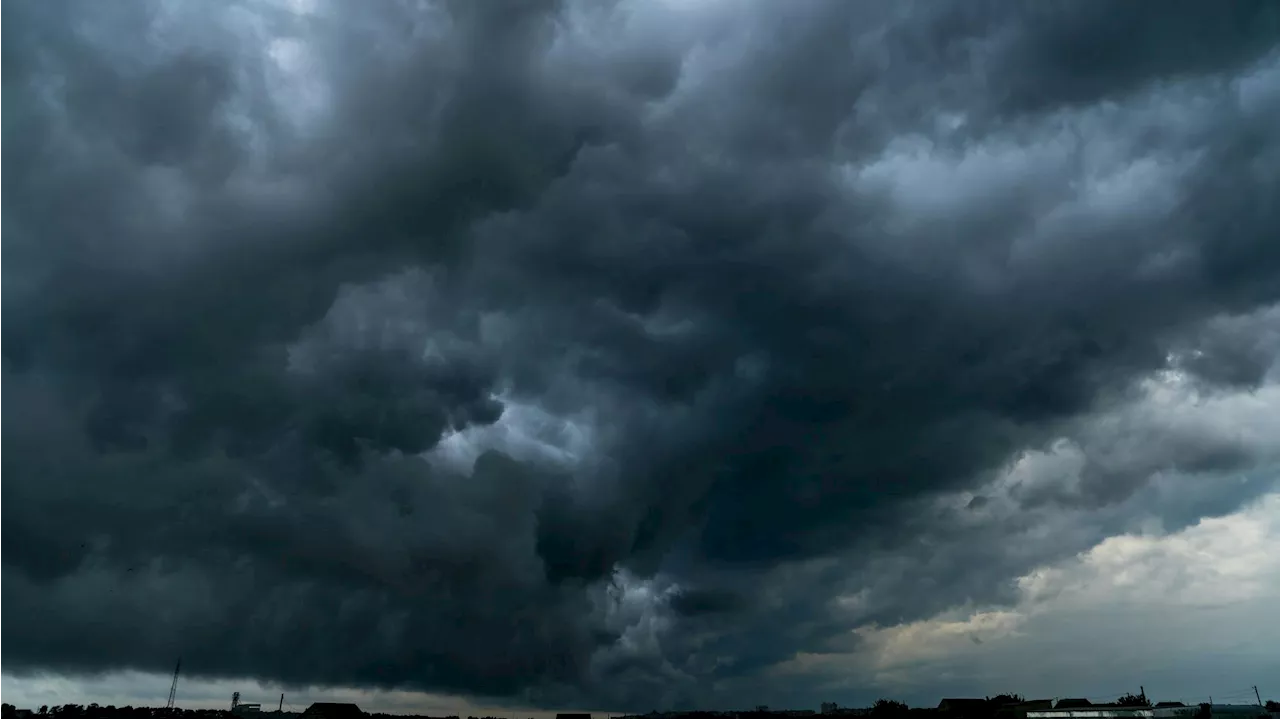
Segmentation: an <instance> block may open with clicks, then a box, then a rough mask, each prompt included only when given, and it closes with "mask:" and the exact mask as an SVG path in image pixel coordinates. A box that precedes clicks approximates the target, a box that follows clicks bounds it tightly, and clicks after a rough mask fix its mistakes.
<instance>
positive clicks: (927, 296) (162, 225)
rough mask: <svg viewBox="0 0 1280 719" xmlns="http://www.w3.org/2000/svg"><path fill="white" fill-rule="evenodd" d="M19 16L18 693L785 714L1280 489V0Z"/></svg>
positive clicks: (11, 52)
mask: <svg viewBox="0 0 1280 719" xmlns="http://www.w3.org/2000/svg"><path fill="white" fill-rule="evenodd" d="M5 20H6V21H7V22H5V24H4V67H5V83H6V95H7V97H6V99H7V100H9V102H8V103H7V105H6V115H5V128H4V133H5V140H6V144H7V145H8V152H7V153H6V155H5V158H4V175H5V181H6V190H7V191H6V193H5V196H4V212H3V231H4V250H5V265H4V268H5V269H4V279H5V284H4V301H5V308H6V313H5V317H4V326H3V332H4V337H3V339H4V385H5V390H6V391H5V393H4V408H3V410H4V449H5V452H4V459H3V470H4V479H5V482H4V488H5V489H4V492H5V499H6V500H7V501H5V503H4V510H3V511H4V517H3V519H4V523H3V527H4V529H3V532H4V537H3V548H4V554H3V562H4V565H3V566H4V568H3V572H4V577H3V578H4V587H5V588H4V603H3V605H4V613H5V616H4V618H5V620H7V621H6V625H7V626H8V627H9V629H8V632H7V634H6V637H5V645H4V652H5V656H4V659H5V666H6V670H7V671H15V670H18V669H22V668H25V669H30V670H35V669H50V670H55V671H60V672H94V671H99V670H103V669H119V668H130V669H143V670H156V669H160V670H163V669H164V668H166V667H167V666H169V665H170V663H171V662H172V661H173V659H174V658H175V657H177V656H179V655H181V656H183V657H184V666H187V667H189V668H190V671H192V672H195V673H197V674H202V675H205V676H209V677H216V676H244V675H252V676H256V677H260V678H263V679H265V680H270V681H277V682H285V683H290V682H292V683H318V684H326V683H327V684H341V685H346V686H351V685H358V686H397V687H408V688H416V689H424V690H431V691H446V692H459V693H468V694H479V695H490V696H499V697H508V698H511V699H512V700H513V701H520V702H522V703H525V704H538V705H544V706H551V705H556V704H561V705H563V704H571V703H572V704H576V705H583V704H584V703H589V704H591V705H595V706H601V705H604V704H608V705H611V706H616V707H619V708H626V707H634V708H645V709H647V708H650V706H652V705H653V704H655V703H657V704H668V705H670V704H681V703H683V704H688V703H702V704H707V703H717V702H727V701H733V702H735V703H740V702H741V700H742V699H743V697H746V696H748V695H750V696H751V697H753V698H759V699H761V700H765V699H769V698H774V699H778V700H779V701H781V700H785V699H787V698H788V697H794V696H798V695H803V692H804V691H805V686H804V685H803V683H798V682H797V681H796V680H794V679H788V680H787V682H788V683H787V684H786V685H780V684H779V685H769V684H767V683H762V682H760V681H759V680H758V678H759V677H760V676H763V675H764V673H765V671H766V670H767V669H769V668H770V667H775V666H779V665H780V663H782V662H786V661H788V660H790V659H792V658H793V657H795V656H796V655H797V654H798V653H806V654H813V653H822V652H830V651H839V652H847V651H854V650H856V649H857V646H858V642H859V641H860V640H859V637H860V636H863V635H862V634H859V633H857V632H854V631H852V630H854V629H856V628H858V627H863V626H885V625H891V624H893V623H897V622H910V621H914V620H919V619H922V618H926V617H929V616H932V615H934V614H936V613H937V612H940V611H943V610H945V609H947V608H949V607H953V606H956V605H958V604H966V603H967V604H975V605H1000V604H1002V603H1008V602H1014V601H1016V600H1017V598H1018V592H1017V585H1016V583H1015V582H1014V579H1015V578H1017V577H1019V576H1023V575H1025V574H1026V573H1027V572H1028V571H1030V570H1031V569H1032V568H1034V567H1036V566H1039V565H1041V564H1043V563H1045V562H1049V561H1052V560H1055V559H1058V558H1061V557H1063V556H1070V555H1073V554H1075V553H1077V552H1080V551H1083V550H1086V549H1088V548H1089V547H1091V546H1093V545H1095V544H1097V543H1098V542H1099V541H1100V540H1102V539H1103V538H1105V537H1107V536H1110V535H1113V534H1116V533H1117V532H1121V531H1124V530H1125V529H1127V528H1129V527H1130V526H1131V525H1132V524H1133V523H1135V522H1142V521H1148V520H1151V519H1153V518H1154V519H1156V520H1160V521H1164V522H1167V523H1169V524H1170V525H1171V526H1186V525H1189V524H1192V523H1194V522H1195V521H1196V520H1197V519H1199V518H1200V517H1202V516H1206V515H1212V514H1220V513H1223V512H1228V511H1231V510H1233V509H1235V508H1236V507H1238V506H1240V504H1241V503H1242V502H1244V501H1246V500H1248V499H1250V498H1252V497H1255V496H1257V495H1258V494H1260V493H1262V492H1265V491H1266V489H1267V488H1268V487H1269V486H1272V484H1273V482H1274V476H1275V474H1274V469H1275V466H1276V461H1277V459H1278V457H1277V454H1278V452H1280V448H1278V447H1277V440H1276V439H1275V438H1276V437H1277V436H1280V434H1277V433H1275V432H1270V431H1267V429H1266V428H1267V427H1268V426H1271V427H1273V428H1274V425H1275V420H1274V417H1275V416H1276V414H1275V413H1274V412H1272V411H1270V410H1269V409H1268V408H1272V409H1273V408H1274V407H1275V406H1276V404H1275V396H1274V381H1275V377H1276V375H1275V367H1276V359H1277V350H1278V349H1280V343H1278V342H1277V309H1276V308H1277V306H1278V305H1277V302H1280V242H1278V241H1277V239H1278V238H1277V237H1276V233H1277V230H1276V228H1277V227H1278V226H1280V225H1278V224H1277V216H1276V214H1275V213H1276V210H1275V208H1276V207H1280V203H1277V200H1280V196H1278V193H1277V190H1278V189H1280V184H1278V183H1280V172H1278V170H1277V168H1280V130H1278V129H1277V128H1278V127H1280V123H1276V122H1275V117H1276V116H1277V112H1280V16H1278V15H1277V12H1276V8H1275V7H1274V6H1273V5H1272V4H1270V3H1266V2H1257V3H1250V2H1239V3H1234V4H1232V5H1231V6H1230V7H1229V8H1220V7H1217V6H1213V5H1209V4H1204V3H1193V2H1185V3H1184V2H1176V3H1166V4H1162V5H1161V6H1160V7H1159V8H1158V9H1157V8H1145V7H1139V6H1125V7H1122V8H1121V7H1115V6H1114V5H1111V4H1107V3H1101V2H1097V3H1093V2H1086V3H1075V4H1071V5H1070V6H1061V5H1058V4H1045V5H1036V6H1034V8H1032V7H1030V6H1029V7H1027V8H1021V7H1013V6H1010V5H1007V4H997V3H928V4H917V3H894V4H873V5H872V4H865V3H845V2H811V3H758V4H751V5H746V6H743V5H740V4H733V3H724V2H715V1H711V2H698V3H691V2H672V3H639V2H634V3H633V2H625V1H623V2H614V3H604V4H602V3H595V2H559V3H555V2H527V3H521V4H518V5H510V4H503V5H502V6H501V7H498V6H497V5H493V6H490V5H487V4H478V3H461V2H458V3H453V2H439V3H431V2H426V3H409V2H379V3H367V4H365V3H345V2H324V0H313V1H310V2H307V1H304V0H295V1H294V2H283V1H282V2H268V1H267V0H244V2H240V3H233V4H230V5H225V4H209V5H204V4H201V5H186V4H180V5H173V4H170V3H164V2H158V1H157V2H150V3H136V4H131V5H129V6H128V7H121V6H117V5H114V4H112V5H106V4H100V3H89V2H56V3H54V2H28V3H20V4H18V5H17V6H14V5H13V4H12V3H10V4H9V5H7V6H6V8H5ZM1189 48H1190V49H1189ZM1259 387H1263V388H1264V390H1260V392H1261V394H1254V395H1248V394H1247V393H1246V394H1239V392H1241V391H1247V390H1250V389H1255V388H1259ZM1232 392H1235V393H1237V394H1231V393H1232ZM1268 392H1270V394H1267V393H1268ZM1241 397H1251V398H1252V399H1241ZM1259 403H1261V404H1259Z"/></svg>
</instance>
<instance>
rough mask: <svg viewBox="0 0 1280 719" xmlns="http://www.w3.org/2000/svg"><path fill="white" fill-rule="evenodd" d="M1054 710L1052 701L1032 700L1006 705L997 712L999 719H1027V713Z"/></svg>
mask: <svg viewBox="0 0 1280 719" xmlns="http://www.w3.org/2000/svg"><path fill="white" fill-rule="evenodd" d="M1052 708H1053V700H1052V699H1032V700H1031V701H1025V702H1019V703H1017V704H1005V705H1004V706H1002V707H1000V708H999V709H998V710H997V711H996V717H998V719H1026V716H1027V712H1030V711H1044V710H1046V709H1052Z"/></svg>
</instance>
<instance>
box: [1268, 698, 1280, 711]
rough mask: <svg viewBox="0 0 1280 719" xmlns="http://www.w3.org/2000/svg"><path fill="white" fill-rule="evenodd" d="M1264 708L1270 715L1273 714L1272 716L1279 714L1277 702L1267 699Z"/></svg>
mask: <svg viewBox="0 0 1280 719" xmlns="http://www.w3.org/2000/svg"><path fill="white" fill-rule="evenodd" d="M1266 707H1267V711H1269V712H1271V713H1273V714H1274V713H1275V712H1280V702H1277V701H1271V700H1270V699H1268V700H1267V703H1266Z"/></svg>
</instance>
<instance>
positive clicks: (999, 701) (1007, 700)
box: [987, 694, 1026, 707]
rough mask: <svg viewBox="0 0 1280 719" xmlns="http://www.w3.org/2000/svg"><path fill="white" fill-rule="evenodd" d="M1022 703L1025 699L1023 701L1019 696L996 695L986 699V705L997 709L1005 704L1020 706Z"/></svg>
mask: <svg viewBox="0 0 1280 719" xmlns="http://www.w3.org/2000/svg"><path fill="white" fill-rule="evenodd" d="M1024 701H1026V699H1023V698H1022V695H1021V694H997V695H995V696H993V697H990V698H988V699H987V703H989V704H991V705H992V706H997V707H999V706H1004V705H1005V704H1021V703H1023V702H1024Z"/></svg>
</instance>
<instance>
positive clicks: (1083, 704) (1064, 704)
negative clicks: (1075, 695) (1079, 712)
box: [1053, 699, 1093, 709]
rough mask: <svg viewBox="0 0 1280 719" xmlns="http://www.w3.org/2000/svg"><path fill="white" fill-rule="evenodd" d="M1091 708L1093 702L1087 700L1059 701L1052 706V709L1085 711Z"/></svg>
mask: <svg viewBox="0 0 1280 719" xmlns="http://www.w3.org/2000/svg"><path fill="white" fill-rule="evenodd" d="M1091 706H1093V702H1091V701H1089V700H1088V699H1059V700H1058V703H1057V704H1054V705H1053V708H1054V709H1087V708H1089V707H1091Z"/></svg>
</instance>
